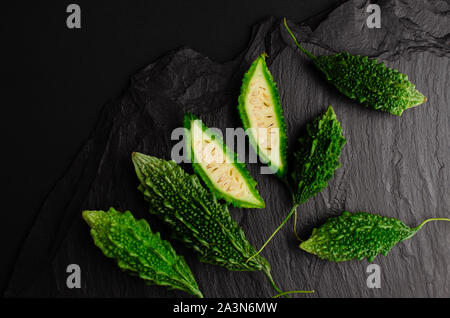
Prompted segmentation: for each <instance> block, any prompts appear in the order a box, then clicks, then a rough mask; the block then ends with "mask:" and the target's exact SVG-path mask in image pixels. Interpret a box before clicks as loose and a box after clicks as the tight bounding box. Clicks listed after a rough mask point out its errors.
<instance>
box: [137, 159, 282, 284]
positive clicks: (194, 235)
mask: <svg viewBox="0 0 450 318" xmlns="http://www.w3.org/2000/svg"><path fill="white" fill-rule="evenodd" d="M132 157H133V163H134V166H135V170H136V174H137V177H138V179H139V181H140V185H139V188H138V189H139V190H140V191H141V192H142V193H143V194H144V197H145V199H146V201H147V202H148V203H149V205H150V213H152V214H155V215H157V216H158V217H160V218H161V219H162V220H163V221H164V222H166V223H167V224H168V225H169V226H170V227H171V229H172V230H173V236H174V238H176V239H178V240H180V241H182V242H183V243H184V244H185V245H186V246H187V247H189V248H192V249H193V250H195V251H196V252H197V254H198V256H199V259H200V261H202V262H205V263H209V264H214V265H219V266H223V267H225V268H227V269H228V270H232V271H263V272H264V274H265V275H266V276H267V277H268V279H269V281H270V283H271V284H272V286H273V287H274V289H275V290H276V291H277V292H280V290H279V289H278V288H277V287H276V285H275V283H274V281H273V279H272V276H271V274H270V265H269V263H268V262H267V260H266V259H265V258H263V257H261V256H258V257H255V258H253V259H252V260H251V261H249V262H246V261H247V259H248V258H249V257H250V256H251V255H253V254H254V253H255V252H256V250H255V248H254V247H253V246H252V245H251V244H250V243H249V242H248V240H247V238H246V237H245V235H244V232H243V230H242V229H241V228H240V227H239V226H238V225H237V224H236V222H234V221H233V220H232V219H231V216H230V213H229V211H228V208H227V206H226V205H225V204H221V203H219V202H218V200H217V198H216V197H215V196H214V195H213V194H212V193H211V192H209V191H208V190H207V189H206V188H204V187H203V186H202V184H201V183H200V180H199V178H198V177H197V176H196V175H189V174H187V173H186V172H185V171H184V170H183V169H182V168H181V167H180V166H178V165H177V164H176V163H175V162H174V161H166V160H163V159H159V158H156V157H152V156H147V155H144V154H141V153H133V156H132Z"/></svg>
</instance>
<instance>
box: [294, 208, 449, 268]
mask: <svg viewBox="0 0 450 318" xmlns="http://www.w3.org/2000/svg"><path fill="white" fill-rule="evenodd" d="M430 221H450V219H447V218H431V219H428V220H425V221H423V222H422V223H421V224H420V225H419V226H417V227H414V228H410V227H408V226H406V225H405V224H404V223H403V222H402V221H400V220H397V219H395V218H389V217H383V216H380V215H376V214H370V213H367V212H357V213H353V214H352V213H350V212H347V211H344V213H343V214H342V215H340V216H338V217H333V218H330V219H328V220H327V221H326V222H325V224H323V225H322V226H321V227H319V228H318V229H314V230H313V232H312V234H311V237H310V238H309V239H308V240H306V241H304V242H302V243H301V244H300V248H301V249H303V250H305V251H306V252H308V253H311V254H315V255H317V256H318V257H320V258H322V259H325V260H328V261H332V262H343V261H350V260H353V259H356V260H362V259H364V258H367V260H368V261H369V262H372V261H373V260H374V258H375V257H376V256H377V255H378V254H383V255H384V256H386V255H387V253H388V252H389V251H390V250H391V249H392V248H393V247H394V246H395V245H396V244H397V243H399V242H401V241H403V240H406V239H409V238H411V237H412V236H414V235H415V234H416V233H417V231H419V230H420V229H421V228H422V226H423V225H424V224H426V223H428V222H430Z"/></svg>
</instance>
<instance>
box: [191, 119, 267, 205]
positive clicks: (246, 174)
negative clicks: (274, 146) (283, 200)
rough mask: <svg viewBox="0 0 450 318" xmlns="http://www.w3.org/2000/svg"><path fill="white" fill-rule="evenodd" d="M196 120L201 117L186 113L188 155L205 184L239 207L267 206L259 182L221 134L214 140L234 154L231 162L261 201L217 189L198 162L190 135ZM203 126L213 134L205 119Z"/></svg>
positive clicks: (226, 150) (224, 149)
mask: <svg viewBox="0 0 450 318" xmlns="http://www.w3.org/2000/svg"><path fill="white" fill-rule="evenodd" d="M195 120H200V119H199V118H198V117H197V116H195V115H194V114H192V113H186V114H185V116H184V128H185V129H186V130H187V134H186V136H185V137H186V138H185V140H186V148H187V149H188V151H187V157H188V159H189V160H190V161H191V163H192V167H193V169H194V171H195V173H196V174H198V175H199V176H200V178H202V180H203V182H205V184H206V185H207V186H208V188H209V190H210V191H211V192H212V193H214V195H215V196H216V197H217V198H218V199H224V200H225V201H226V202H227V203H231V204H233V206H234V207H238V208H258V209H261V208H264V207H265V206H266V204H265V202H264V200H263V199H262V198H261V196H260V194H259V192H258V190H256V185H257V182H256V181H255V180H254V179H253V178H252V177H251V176H250V173H249V171H248V170H247V168H246V167H245V164H244V163H242V162H239V160H238V156H237V154H236V153H235V152H234V151H232V150H230V149H229V148H228V147H227V145H226V144H225V143H224V142H223V140H222V139H221V138H220V136H218V135H214V137H215V139H214V140H216V141H218V142H219V143H220V144H222V151H223V152H224V153H225V154H226V155H228V156H232V158H230V160H231V162H233V165H234V166H235V168H236V169H237V170H238V171H239V173H240V174H241V176H242V178H243V179H244V180H245V182H246V183H247V185H248V187H249V189H250V191H251V193H252V194H253V195H254V197H255V198H256V199H257V200H258V201H259V203H258V204H253V203H251V202H247V201H242V200H239V199H238V198H236V197H233V196H231V195H228V194H227V193H224V192H222V191H220V189H217V188H216V187H215V186H214V184H213V183H212V182H211V179H210V178H209V176H208V174H207V173H206V171H204V170H203V168H202V166H201V165H199V164H198V163H196V160H195V154H194V151H193V149H194V148H193V146H192V138H191V135H190V129H191V123H192V121H195ZM202 128H203V132H204V133H206V134H207V135H208V136H211V135H213V134H212V132H211V131H210V130H209V128H208V127H207V126H206V125H205V124H204V123H203V121H202Z"/></svg>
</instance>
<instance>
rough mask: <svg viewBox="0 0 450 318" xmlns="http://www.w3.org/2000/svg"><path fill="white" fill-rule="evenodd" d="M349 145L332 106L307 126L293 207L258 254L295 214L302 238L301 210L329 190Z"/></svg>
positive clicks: (295, 178)
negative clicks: (328, 187) (314, 198)
mask: <svg viewBox="0 0 450 318" xmlns="http://www.w3.org/2000/svg"><path fill="white" fill-rule="evenodd" d="M345 142H346V140H345V138H344V136H343V135H342V127H341V125H340V123H339V121H338V120H337V118H336V114H335V113H334V111H333V108H332V107H331V106H329V107H328V110H327V111H326V112H325V113H324V114H322V115H321V116H319V117H317V118H315V119H314V120H313V121H312V122H311V123H309V124H308V125H307V128H306V134H305V135H304V136H302V137H300V138H299V143H300V148H299V150H298V151H296V152H295V153H294V159H295V165H294V168H293V172H292V174H291V180H290V183H291V187H290V188H291V191H292V197H293V206H292V208H291V210H290V211H289V213H288V215H287V217H286V218H285V219H284V220H283V222H281V224H280V225H279V226H278V228H277V229H276V230H275V232H273V233H272V235H271V236H270V237H269V239H268V240H267V241H266V242H265V243H264V245H263V246H262V247H261V249H260V250H259V251H258V253H260V252H261V251H262V250H263V249H264V247H265V246H266V245H267V243H269V241H270V240H271V239H272V238H273V237H274V236H275V234H276V233H277V232H278V231H279V230H280V229H281V228H282V227H283V225H284V224H285V223H286V222H287V221H288V220H289V219H290V218H291V216H292V215H293V214H294V213H295V220H294V233H295V235H296V236H297V237H298V235H297V232H296V223H297V207H298V206H299V205H300V204H303V203H305V202H306V201H307V200H308V199H310V198H312V197H313V196H315V195H316V194H317V193H319V192H320V191H322V190H323V189H324V188H326V187H327V186H328V181H329V180H330V179H331V178H332V177H333V175H334V172H335V170H336V169H337V168H339V166H340V163H339V157H340V154H341V149H342V147H343V146H344V144H345Z"/></svg>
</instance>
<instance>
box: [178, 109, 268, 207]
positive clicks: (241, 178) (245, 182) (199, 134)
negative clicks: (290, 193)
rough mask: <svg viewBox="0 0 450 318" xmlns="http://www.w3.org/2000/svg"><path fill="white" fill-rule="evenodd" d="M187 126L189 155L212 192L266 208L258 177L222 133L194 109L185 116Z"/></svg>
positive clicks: (238, 203) (244, 204)
mask: <svg viewBox="0 0 450 318" xmlns="http://www.w3.org/2000/svg"><path fill="white" fill-rule="evenodd" d="M184 127H185V128H186V130H187V134H186V143H187V149H188V157H189V159H190V160H191V162H192V165H193V168H194V171H195V172H196V173H197V174H198V175H199V176H200V177H201V178H202V179H203V181H204V182H205V184H206V185H207V186H208V188H209V189H210V190H211V192H213V193H214V194H215V196H216V197H217V198H219V199H220V198H223V199H225V200H226V201H227V202H230V203H232V204H233V205H234V206H236V207H243V208H264V207H265V203H264V200H263V199H262V198H261V196H260V195H259V193H258V191H257V190H256V189H255V186H256V181H255V180H253V178H252V177H251V176H250V174H249V172H248V170H247V169H246V168H245V164H243V163H239V162H238V158H237V154H236V153H235V152H233V151H232V150H230V149H229V148H228V147H227V146H226V144H225V143H224V142H223V140H222V139H221V138H220V136H218V135H216V134H214V133H213V132H212V131H211V130H210V129H208V127H206V126H205V125H204V124H203V122H202V121H201V120H200V119H198V118H197V117H196V116H194V115H193V114H190V113H187V114H186V115H185V117H184Z"/></svg>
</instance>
